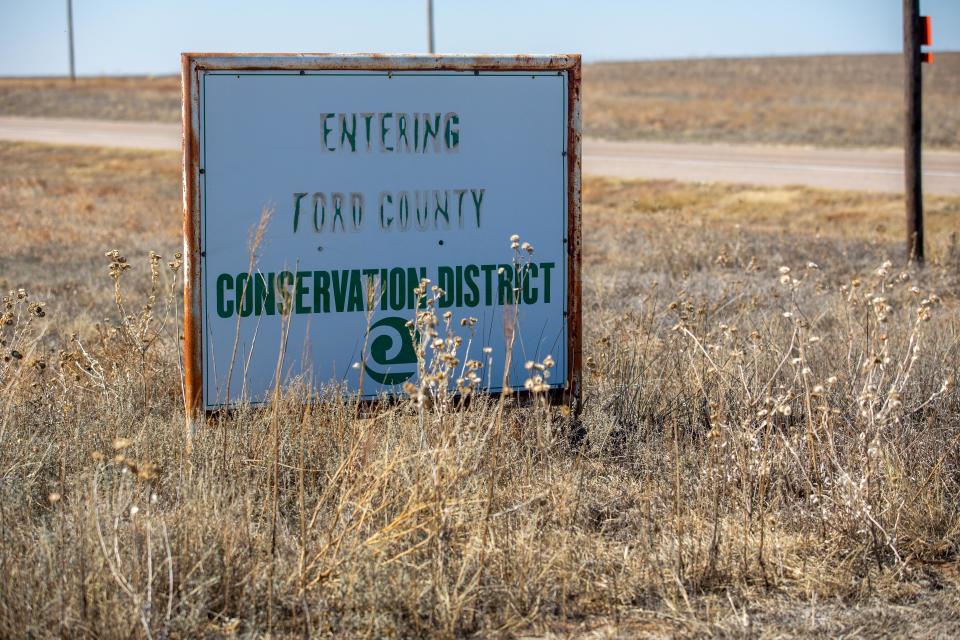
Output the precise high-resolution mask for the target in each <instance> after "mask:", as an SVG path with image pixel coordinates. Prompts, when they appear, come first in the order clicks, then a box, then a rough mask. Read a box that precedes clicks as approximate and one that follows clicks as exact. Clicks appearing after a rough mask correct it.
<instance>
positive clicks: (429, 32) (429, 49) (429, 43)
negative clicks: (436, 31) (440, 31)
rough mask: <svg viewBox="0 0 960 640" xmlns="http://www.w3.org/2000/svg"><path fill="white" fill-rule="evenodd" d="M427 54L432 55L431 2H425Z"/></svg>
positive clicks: (430, 0)
mask: <svg viewBox="0 0 960 640" xmlns="http://www.w3.org/2000/svg"><path fill="white" fill-rule="evenodd" d="M427 53H433V0H427Z"/></svg>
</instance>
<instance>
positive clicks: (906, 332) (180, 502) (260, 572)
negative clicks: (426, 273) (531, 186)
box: [0, 143, 960, 638]
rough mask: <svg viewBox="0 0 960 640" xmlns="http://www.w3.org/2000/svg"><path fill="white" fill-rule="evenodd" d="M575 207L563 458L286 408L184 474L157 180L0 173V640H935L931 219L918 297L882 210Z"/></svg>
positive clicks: (516, 440) (951, 438)
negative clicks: (568, 410) (581, 369)
mask: <svg viewBox="0 0 960 640" xmlns="http://www.w3.org/2000/svg"><path fill="white" fill-rule="evenodd" d="M584 202H585V212H584V239H585V245H584V247H585V248H584V273H583V275H584V283H585V284H584V306H585V327H584V328H585V342H584V349H585V353H584V355H585V357H586V370H585V376H586V379H585V398H584V409H583V414H582V423H581V424H580V425H579V426H580V428H581V429H582V430H583V434H584V437H583V438H582V439H580V440H577V439H576V438H574V437H572V436H573V435H575V432H576V431H577V429H576V425H571V424H570V417H569V416H568V415H565V412H563V411H560V410H559V409H556V408H554V409H549V408H547V407H544V406H541V405H534V406H530V407H516V406H514V405H513V404H512V403H510V402H506V403H504V404H499V403H497V402H495V401H491V400H489V399H485V398H483V397H478V398H476V399H475V400H476V401H475V402H473V403H472V404H471V405H470V406H469V408H466V409H463V408H458V407H457V406H455V405H454V404H452V403H450V402H447V401H444V400H443V398H442V397H440V398H437V402H435V403H434V404H432V405H430V404H424V405H422V406H418V405H417V404H416V403H414V402H412V401H405V402H402V403H400V404H399V405H391V406H382V407H377V408H375V409H374V410H372V411H371V412H370V413H368V414H365V415H363V416H361V417H357V416H356V414H355V413H354V407H353V405H352V404H351V402H350V401H349V400H339V399H335V398H334V397H333V396H332V395H328V396H327V397H325V398H324V399H322V400H316V399H314V400H313V401H311V402H305V400H306V398H307V395H306V393H305V391H304V390H302V389H299V390H298V389H290V390H289V391H287V392H286V394H285V396H284V397H283V399H282V401H280V402H278V403H275V404H274V405H273V406H272V407H271V408H269V409H267V410H249V409H247V410H237V411H236V412H235V413H233V414H229V415H221V416H219V417H218V418H217V419H216V420H214V421H213V422H212V423H211V424H209V425H207V426H205V427H203V428H201V429H200V430H199V431H198V432H197V434H196V437H195V440H194V447H193V450H192V451H191V452H189V453H188V452H187V451H186V448H185V434H184V429H183V410H182V395H181V382H180V381H181V375H180V368H179V364H178V362H179V359H178V353H179V350H178V345H179V339H178V336H179V330H180V325H179V317H178V308H179V298H178V296H179V278H180V273H179V268H178V266H177V265H176V264H174V265H173V266H172V267H171V266H169V265H168V264H167V263H168V262H171V261H174V257H173V255H174V252H175V251H177V249H178V247H179V246H180V240H179V216H180V182H179V158H178V156H177V155H176V154H172V153H146V152H124V151H115V150H97V149H84V148H57V147H44V146H39V145H26V144H10V143H0V224H2V229H0V230H2V232H3V233H2V235H3V238H4V240H5V243H6V244H5V246H6V249H5V250H4V251H3V253H2V254H0V287H2V288H3V290H8V289H9V290H11V293H10V294H9V295H8V297H7V299H6V301H5V305H6V306H5V309H4V311H3V313H4V316H3V324H0V332H2V333H0V336H2V339H3V345H2V351H3V359H2V361H0V400H2V402H0V474H2V475H0V478H2V480H3V481H2V483H0V575H3V576H4V578H5V579H4V580H2V581H0V637H9V638H20V637H54V636H59V637H98V638H129V637H152V638H193V637H215V638H220V637H224V638H226V637H236V636H244V637H252V636H265V635H267V634H270V635H272V636H275V637H303V636H306V635H313V636H362V637H385V636H388V637H424V636H428V637H452V636H470V635H481V636H494V637H517V636H536V637H591V638H606V637H664V636H674V637H676V636H682V637H702V636H705V635H717V636H730V637H739V636H752V637H756V636H759V637H781V636H785V635H800V636H811V637H814V636H816V637H820V636H824V635H829V636H857V637H887V636H890V635H898V636H904V637H949V636H956V635H958V634H960V561H958V558H960V555H958V551H960V511H958V509H957V505H958V504H960V393H958V391H957V387H956V384H955V375H956V372H957V371H958V369H960V247H958V240H957V237H956V232H957V229H958V220H960V198H956V197H952V198H948V197H938V198H929V199H928V201H927V202H926V206H927V211H928V213H929V225H930V226H929V235H930V238H931V247H930V250H929V254H930V256H931V259H930V261H929V264H928V265H927V266H926V267H925V268H922V269H918V268H916V267H915V266H913V265H909V264H905V262H904V255H905V252H904V248H903V246H902V243H901V241H900V237H899V236H900V231H901V224H902V223H901V217H902V204H901V200H900V199H899V198H898V197H896V196H893V195H882V194H861V193H852V192H828V191H818V190H813V189H805V188H800V187H791V188H785V189H775V188H753V187H747V186H724V185H684V184H678V183H673V182H639V181H638V182H624V181H614V180H604V179H587V180H586V183H585V188H584ZM665 230H669V233H665ZM111 249H118V250H119V251H120V252H122V254H123V255H124V256H127V257H128V258H129V262H127V263H126V264H130V265H132V267H131V268H130V269H129V270H125V271H124V270H122V268H121V267H118V266H117V265H120V264H124V263H123V262H120V261H119V259H117V258H114V259H113V260H111V259H110V258H107V257H105V256H104V254H105V253H106V252H107V251H108V250H111ZM150 250H155V251H157V252H158V253H159V254H162V256H163V257H162V258H156V259H154V260H153V261H151V260H150V259H149V258H148V252H149V251H150ZM504 254H505V255H509V248H508V241H507V239H506V238H504ZM888 261H889V262H888ZM111 262H112V263H113V265H112V269H113V272H114V273H115V274H119V280H118V282H119V289H118V291H119V295H115V288H114V284H115V281H114V280H113V279H111V276H110V275H109V271H110V270H111ZM151 264H153V265H154V273H155V276H151V266H150V265H151ZM20 288H23V289H24V291H23V292H19V291H18V289H20ZM37 303H39V304H40V305H41V306H37Z"/></svg>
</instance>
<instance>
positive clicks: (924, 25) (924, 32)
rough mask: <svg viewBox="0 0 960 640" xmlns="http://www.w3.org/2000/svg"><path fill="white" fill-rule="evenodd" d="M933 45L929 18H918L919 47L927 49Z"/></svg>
mask: <svg viewBox="0 0 960 640" xmlns="http://www.w3.org/2000/svg"><path fill="white" fill-rule="evenodd" d="M932 44H933V28H932V27H931V26H930V16H920V46H924V47H929V46H930V45H932Z"/></svg>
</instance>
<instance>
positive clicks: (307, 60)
mask: <svg viewBox="0 0 960 640" xmlns="http://www.w3.org/2000/svg"><path fill="white" fill-rule="evenodd" d="M241 70H242V71H270V70H282V71H331V70H341V71H342V70H356V71H460V72H474V71H477V72H483V71H521V72H522V71H538V72H543V71H557V72H566V73H567V149H566V155H567V227H568V228H567V287H568V290H567V301H568V302H567V378H566V380H565V382H564V385H563V387H557V388H552V389H551V390H550V391H549V393H548V397H549V399H550V401H551V402H552V403H555V404H560V403H564V404H568V405H570V406H572V407H573V409H574V411H578V410H579V406H580V403H581V386H582V384H581V366H582V330H583V329H582V302H581V291H582V286H581V277H580V270H581V269H580V267H581V259H580V253H581V236H580V223H581V202H580V190H581V181H580V161H581V151H580V145H581V135H582V133H581V130H582V125H581V107H580V102H581V99H580V79H581V61H580V55H579V54H556V55H422V54H398V55H394V54H376V53H373V54H362V53H358V54H332V53H183V54H181V92H182V118H183V133H182V151H183V244H184V252H183V255H184V287H183V300H184V324H183V358H184V362H183V373H184V391H185V394H184V400H185V405H186V406H185V410H186V417H187V426H188V433H192V431H193V427H194V424H195V421H196V420H197V419H200V418H202V417H203V415H204V413H205V412H204V410H203V407H204V406H205V405H204V398H203V369H202V367H203V357H202V356H203V344H202V335H203V334H202V325H201V323H202V321H203V316H202V306H201V305H202V291H201V283H202V279H201V265H202V261H201V254H200V252H201V242H202V240H203V238H201V225H200V220H201V216H200V213H201V210H200V203H201V196H202V194H201V185H202V180H201V178H200V176H201V174H202V173H203V167H201V166H200V142H199V141H200V74H201V73H202V72H204V71H241ZM514 393H515V394H516V395H518V396H519V397H521V398H523V397H524V396H526V395H528V394H527V392H525V391H515V392H514ZM494 395H495V394H494Z"/></svg>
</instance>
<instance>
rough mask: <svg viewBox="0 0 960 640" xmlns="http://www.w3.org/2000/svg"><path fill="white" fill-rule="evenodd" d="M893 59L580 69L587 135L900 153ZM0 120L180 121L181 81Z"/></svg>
mask: <svg viewBox="0 0 960 640" xmlns="http://www.w3.org/2000/svg"><path fill="white" fill-rule="evenodd" d="M923 74H924V92H925V93H924V118H925V121H924V140H925V143H926V144H927V145H928V146H930V147H931V148H944V149H956V148H960V109H957V104H960V52H947V53H940V52H938V53H937V54H936V59H935V61H934V64H932V65H924V69H923ZM902 83H903V68H902V61H901V57H900V56H897V55H869V56H853V55H850V56H808V57H795V58H789V57H784V58H740V59H702V60H667V61H647V62H613V63H597V64H588V65H586V66H585V68H584V91H583V95H584V103H583V113H584V130H585V133H586V135H588V136H595V137H602V138H610V139H634V140H671V141H680V142H683V141H691V142H692V141H696V142H733V143H748V142H749V143H768V144H803V145H819V146H879V147H895V146H900V145H901V144H902V133H901V132H902V119H903V117H902V113H903V91H902V86H903V84H902ZM0 115H31V116H51V117H74V118H102V119H111V120H115V119H122V120H159V121H164V122H179V119H180V86H179V77H174V76H164V77H139V78H81V79H80V80H79V81H78V83H77V85H76V86H75V87H71V85H70V82H69V81H68V80H66V79H63V78H45V79H44V78H28V79H15V78H6V79H0Z"/></svg>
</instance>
